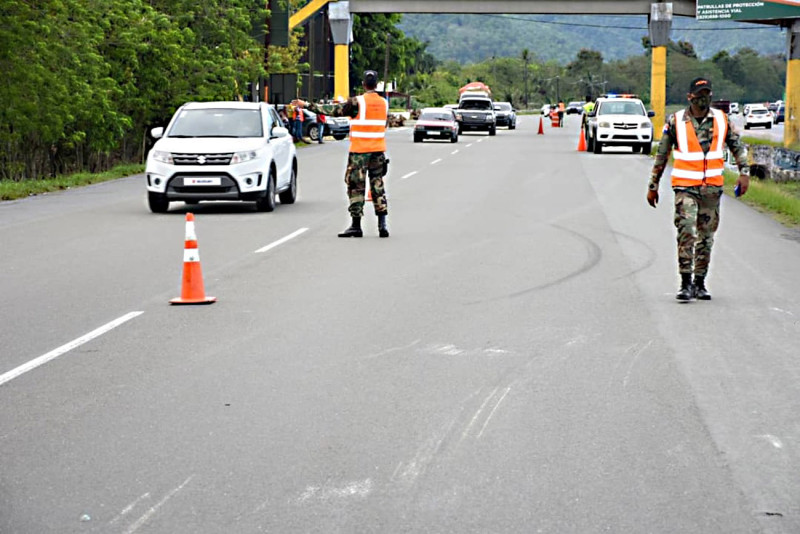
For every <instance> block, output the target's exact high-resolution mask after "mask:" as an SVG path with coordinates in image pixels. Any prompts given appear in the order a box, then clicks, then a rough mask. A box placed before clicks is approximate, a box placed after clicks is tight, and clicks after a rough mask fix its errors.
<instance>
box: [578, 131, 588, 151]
mask: <svg viewBox="0 0 800 534" xmlns="http://www.w3.org/2000/svg"><path fill="white" fill-rule="evenodd" d="M578 152H586V139H585V138H584V137H583V130H581V134H580V140H579V141H578Z"/></svg>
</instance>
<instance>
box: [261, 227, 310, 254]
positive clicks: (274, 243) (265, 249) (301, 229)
mask: <svg viewBox="0 0 800 534" xmlns="http://www.w3.org/2000/svg"><path fill="white" fill-rule="evenodd" d="M307 231H308V228H300V229H299V230H297V231H296V232H292V233H291V234H289V235H287V236H286V237H282V238H280V239H278V240H277V241H275V242H273V243H270V244H269V245H267V246H266V247H261V248H260V249H258V250H256V254H260V253H262V252H266V251H268V250H270V249H273V248H275V247H277V246H278V245H283V244H284V243H286V242H287V241H289V240H290V239H294V238H295V237H297V236H299V235H300V234H302V233H304V232H307Z"/></svg>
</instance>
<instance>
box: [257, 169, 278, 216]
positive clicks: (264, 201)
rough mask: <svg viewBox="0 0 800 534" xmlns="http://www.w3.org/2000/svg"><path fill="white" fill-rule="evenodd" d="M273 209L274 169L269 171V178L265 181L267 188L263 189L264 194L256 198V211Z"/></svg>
mask: <svg viewBox="0 0 800 534" xmlns="http://www.w3.org/2000/svg"><path fill="white" fill-rule="evenodd" d="M274 209H275V171H273V170H270V171H269V180H268V181H267V190H266V191H264V196H263V197H261V198H259V199H258V200H256V210H258V211H273V210H274Z"/></svg>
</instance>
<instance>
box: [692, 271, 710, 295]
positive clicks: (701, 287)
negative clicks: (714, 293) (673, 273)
mask: <svg viewBox="0 0 800 534" xmlns="http://www.w3.org/2000/svg"><path fill="white" fill-rule="evenodd" d="M694 296H695V298H697V300H711V293H709V292H708V289H706V277H705V276H697V275H695V277H694Z"/></svg>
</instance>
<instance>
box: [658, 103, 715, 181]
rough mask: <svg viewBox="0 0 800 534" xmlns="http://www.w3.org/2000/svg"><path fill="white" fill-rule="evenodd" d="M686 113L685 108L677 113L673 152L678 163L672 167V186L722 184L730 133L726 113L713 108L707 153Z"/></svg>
mask: <svg viewBox="0 0 800 534" xmlns="http://www.w3.org/2000/svg"><path fill="white" fill-rule="evenodd" d="M685 112H686V110H681V111H678V112H677V113H675V131H676V133H677V136H678V140H677V147H676V148H675V151H674V152H673V157H674V159H675V162H674V164H673V166H672V187H693V186H698V185H718V186H721V185H723V184H724V181H725V179H724V178H723V176H722V171H723V170H725V159H724V155H723V152H722V150H723V148H724V146H725V137H726V136H727V133H728V120H727V118H726V117H725V113H723V112H722V111H720V110H718V109H714V108H711V114H712V116H713V118H714V133H713V134H712V137H711V147H710V148H709V150H708V153H706V154H703V149H702V147H701V146H700V141H698V140H697V132H695V129H694V126H693V125H692V122H691V121H685V120H684V115H685Z"/></svg>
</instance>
